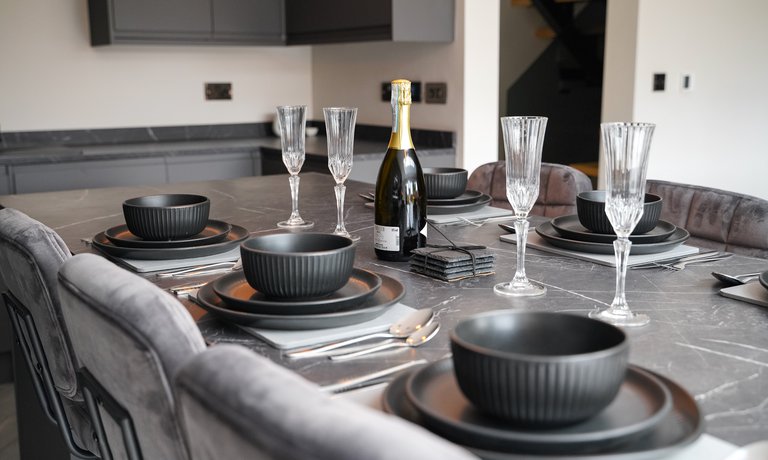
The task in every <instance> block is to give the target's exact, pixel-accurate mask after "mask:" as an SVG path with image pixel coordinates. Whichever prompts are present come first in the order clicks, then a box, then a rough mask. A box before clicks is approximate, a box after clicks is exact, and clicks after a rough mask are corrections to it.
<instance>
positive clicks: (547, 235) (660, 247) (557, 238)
mask: <svg viewBox="0 0 768 460" xmlns="http://www.w3.org/2000/svg"><path fill="white" fill-rule="evenodd" d="M536 233H538V234H539V235H540V236H541V237H542V238H543V239H544V241H546V242H547V243H549V244H551V245H553V246H557V247H559V248H563V249H568V250H571V251H580V252H588V253H591V254H613V253H614V251H613V244H612V243H593V242H590V241H579V240H574V239H571V238H565V237H563V236H561V235H560V234H559V233H557V230H555V228H554V227H553V226H552V222H545V223H543V224H539V225H538V226H537V227H536ZM690 236H691V235H690V234H689V233H688V231H687V230H686V229H684V228H682V227H677V228H676V229H675V231H674V232H673V233H672V235H670V236H669V237H668V238H667V239H666V240H664V241H661V242H659V243H648V244H633V245H632V248H631V249H630V251H629V253H630V254H633V255H637V254H658V253H660V252H664V251H669V250H670V249H674V248H676V247H677V246H680V245H681V244H683V243H684V242H685V240H687V239H688V238H689V237H690Z"/></svg>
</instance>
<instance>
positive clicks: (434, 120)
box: [312, 0, 477, 153]
mask: <svg viewBox="0 0 768 460" xmlns="http://www.w3.org/2000/svg"><path fill="white" fill-rule="evenodd" d="M474 1H477V0H474ZM463 5H464V0H457V1H456V17H455V19H454V21H455V23H454V24H455V25H454V41H453V42H452V43H394V42H372V43H348V44H338V45H319V46H315V47H313V49H312V95H313V102H312V105H313V107H314V114H313V118H316V119H322V118H323V113H322V108H323V107H331V106H341V105H345V106H351V107H357V108H358V114H357V122H358V123H363V124H373V125H382V126H390V125H391V124H392V108H391V106H390V102H389V101H388V100H387V101H382V100H381V84H382V83H384V82H389V81H391V80H394V79H396V78H406V79H408V80H411V81H420V82H421V83H422V92H423V88H424V84H425V83H427V82H444V83H447V85H448V91H447V100H446V104H426V103H424V102H421V103H414V104H413V105H412V106H411V126H412V127H413V128H422V129H437V130H446V131H456V132H457V134H458V137H459V140H458V142H459V143H460V142H461V119H462V111H463V86H464V85H463V73H462V72H463V64H464V59H463V50H464V47H463V42H462V38H461V37H463V18H464V14H463V10H464V6H463ZM422 99H423V96H422ZM382 142H383V143H384V144H386V142H387V139H382ZM418 148H419V146H418V145H416V151H417V153H418Z"/></svg>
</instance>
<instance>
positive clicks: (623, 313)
mask: <svg viewBox="0 0 768 460" xmlns="http://www.w3.org/2000/svg"><path fill="white" fill-rule="evenodd" d="M631 248H632V242H631V241H629V238H628V237H619V238H616V241H614V242H613V250H614V253H615V254H616V296H615V297H614V298H613V302H611V306H610V307H609V308H607V309H605V310H602V311H597V310H595V311H591V312H589V317H590V318H594V319H599V320H601V321H605V322H606V323H610V324H613V325H614V326H623V327H640V326H645V325H646V324H648V323H649V322H650V321H651V319H650V318H649V317H648V315H644V314H642V313H633V312H632V311H631V310H630V309H629V304H627V298H626V295H625V294H624V293H625V281H626V279H627V261H628V260H629V251H630V249H631Z"/></svg>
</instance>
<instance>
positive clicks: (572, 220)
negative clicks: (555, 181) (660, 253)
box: [551, 214, 677, 244]
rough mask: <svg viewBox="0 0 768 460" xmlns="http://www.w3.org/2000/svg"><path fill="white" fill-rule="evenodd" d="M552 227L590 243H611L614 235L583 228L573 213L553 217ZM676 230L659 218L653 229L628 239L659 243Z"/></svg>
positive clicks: (563, 233) (573, 237)
mask: <svg viewBox="0 0 768 460" xmlns="http://www.w3.org/2000/svg"><path fill="white" fill-rule="evenodd" d="M551 223H552V227H554V229H555V230H557V233H559V234H560V236H562V237H564V238H568V239H571V240H577V241H587V242H591V243H609V244H613V241H614V240H615V239H616V235H607V234H605V233H595V232H592V231H589V230H587V229H586V228H584V226H583V225H581V223H580V222H579V216H577V215H575V214H573V215H570V216H560V217H555V218H554V219H552V221H551ZM675 230H677V226H676V225H675V224H672V223H670V222H667V221H664V220H660V221H659V223H658V224H656V227H655V228H653V230H651V231H649V232H647V233H643V234H642V235H629V241H631V242H632V244H648V243H660V242H662V241H664V240H666V239H667V238H669V237H670V236H671V235H672V234H673V233H675Z"/></svg>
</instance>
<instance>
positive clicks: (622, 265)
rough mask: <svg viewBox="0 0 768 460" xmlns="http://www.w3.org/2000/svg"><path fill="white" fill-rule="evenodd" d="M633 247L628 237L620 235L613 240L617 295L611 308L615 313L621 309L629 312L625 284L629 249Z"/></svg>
mask: <svg viewBox="0 0 768 460" xmlns="http://www.w3.org/2000/svg"><path fill="white" fill-rule="evenodd" d="M631 248H632V242H631V241H629V238H627V237H619V238H616V240H615V241H614V242H613V252H614V255H615V256H616V295H615V296H614V298H613V302H611V308H613V310H614V313H617V312H618V311H619V310H623V311H626V312H629V305H628V304H627V297H626V294H625V292H626V291H625V286H626V280H627V261H628V260H629V250H630V249H631Z"/></svg>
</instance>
